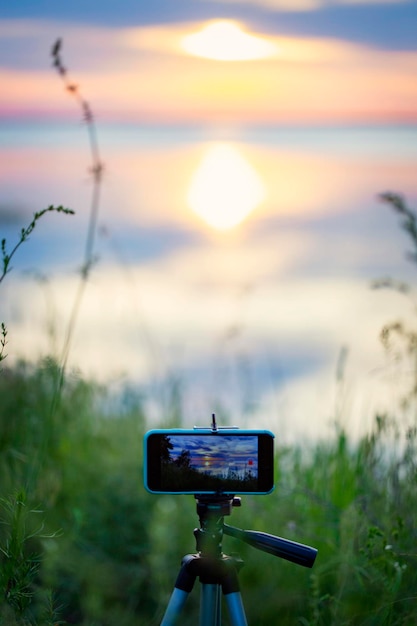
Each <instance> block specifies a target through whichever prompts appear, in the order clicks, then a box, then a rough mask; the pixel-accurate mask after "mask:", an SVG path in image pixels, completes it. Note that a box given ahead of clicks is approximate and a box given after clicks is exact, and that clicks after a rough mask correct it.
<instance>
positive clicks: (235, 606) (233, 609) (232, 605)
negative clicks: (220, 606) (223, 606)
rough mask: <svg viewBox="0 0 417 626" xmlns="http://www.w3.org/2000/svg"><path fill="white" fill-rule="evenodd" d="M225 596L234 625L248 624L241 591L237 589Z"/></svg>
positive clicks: (242, 625)
mask: <svg viewBox="0 0 417 626" xmlns="http://www.w3.org/2000/svg"><path fill="white" fill-rule="evenodd" d="M224 597H225V599H226V602H227V608H228V610H229V616H230V621H231V623H232V626H248V622H247V621H246V615H245V609H244V608H243V602H242V596H241V595H240V592H239V591H235V592H233V593H227V594H225V596H224Z"/></svg>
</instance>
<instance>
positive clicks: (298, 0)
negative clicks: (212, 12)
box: [211, 0, 410, 12]
mask: <svg viewBox="0 0 417 626" xmlns="http://www.w3.org/2000/svg"><path fill="white" fill-rule="evenodd" d="M211 1H212V2H213V3H218V4H220V3H221V4H235V5H244V4H248V5H250V6H252V7H258V8H263V9H267V10H269V11H288V12H305V11H316V10H318V9H325V8H329V7H334V6H343V5H356V6H359V5H363V6H366V5H378V4H406V3H408V2H410V0H211Z"/></svg>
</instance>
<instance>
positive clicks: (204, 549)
mask: <svg viewBox="0 0 417 626" xmlns="http://www.w3.org/2000/svg"><path fill="white" fill-rule="evenodd" d="M195 498H196V500H197V514H198V516H199V519H200V528H196V529H195V530H194V536H195V538H196V542H197V550H198V551H199V552H200V553H201V554H204V555H210V556H220V555H221V553H222V538H223V533H225V534H226V535H229V536H231V537H235V538H236V539H239V540H240V541H243V542H244V543H247V544H249V545H250V546H252V547H253V548H256V549H257V550H262V551H263V552H268V553H269V554H272V555H274V556H277V557H279V558H281V559H285V560H287V561H291V562H292V563H296V564H297V565H302V566H303V567H313V565H314V561H315V559H316V556H317V550H316V548H311V547H310V546H306V545H304V544H302V543H298V542H296V541H290V540H289V539H283V538H282V537H276V536H275V535H270V534H269V533H264V532H260V531H257V530H241V529H240V528H235V527H234V526H229V525H228V524H225V523H224V516H225V515H231V513H232V507H238V506H241V504H242V503H241V499H240V498H236V497H235V496H233V495H225V496H205V495H196V496H195Z"/></svg>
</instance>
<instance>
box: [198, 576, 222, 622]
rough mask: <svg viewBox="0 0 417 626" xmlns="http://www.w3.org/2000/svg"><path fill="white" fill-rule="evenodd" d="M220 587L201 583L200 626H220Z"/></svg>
mask: <svg viewBox="0 0 417 626" xmlns="http://www.w3.org/2000/svg"><path fill="white" fill-rule="evenodd" d="M220 591H221V588H220V585H218V584H211V583H202V585H201V603H200V626H221V608H222V606H221V596H220Z"/></svg>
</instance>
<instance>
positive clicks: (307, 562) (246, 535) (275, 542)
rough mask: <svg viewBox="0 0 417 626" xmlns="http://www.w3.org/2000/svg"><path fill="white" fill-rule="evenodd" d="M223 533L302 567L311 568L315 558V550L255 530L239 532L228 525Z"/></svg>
mask: <svg viewBox="0 0 417 626" xmlns="http://www.w3.org/2000/svg"><path fill="white" fill-rule="evenodd" d="M223 532H224V533H225V534H226V535H230V536H231V537H235V538H236V539H240V540H241V541H244V542H245V543H248V544H249V545H250V546H252V547H254V548H256V549H257V550H263V551H264V552H269V553H270V554H273V555H274V556H278V557H280V558H281V559H286V560H287V561H291V562H292V563H296V564H297V565H302V566H303V567H313V564H314V561H315V559H316V556H317V550H316V548H311V547H310V546H306V545H304V544H302V543H297V542H296V541H290V540H289V539H283V538H282V537H276V536H275V535H270V534H269V533H263V532H260V531H257V530H241V529H240V528H235V527H234V526H229V525H228V524H224V525H223Z"/></svg>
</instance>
